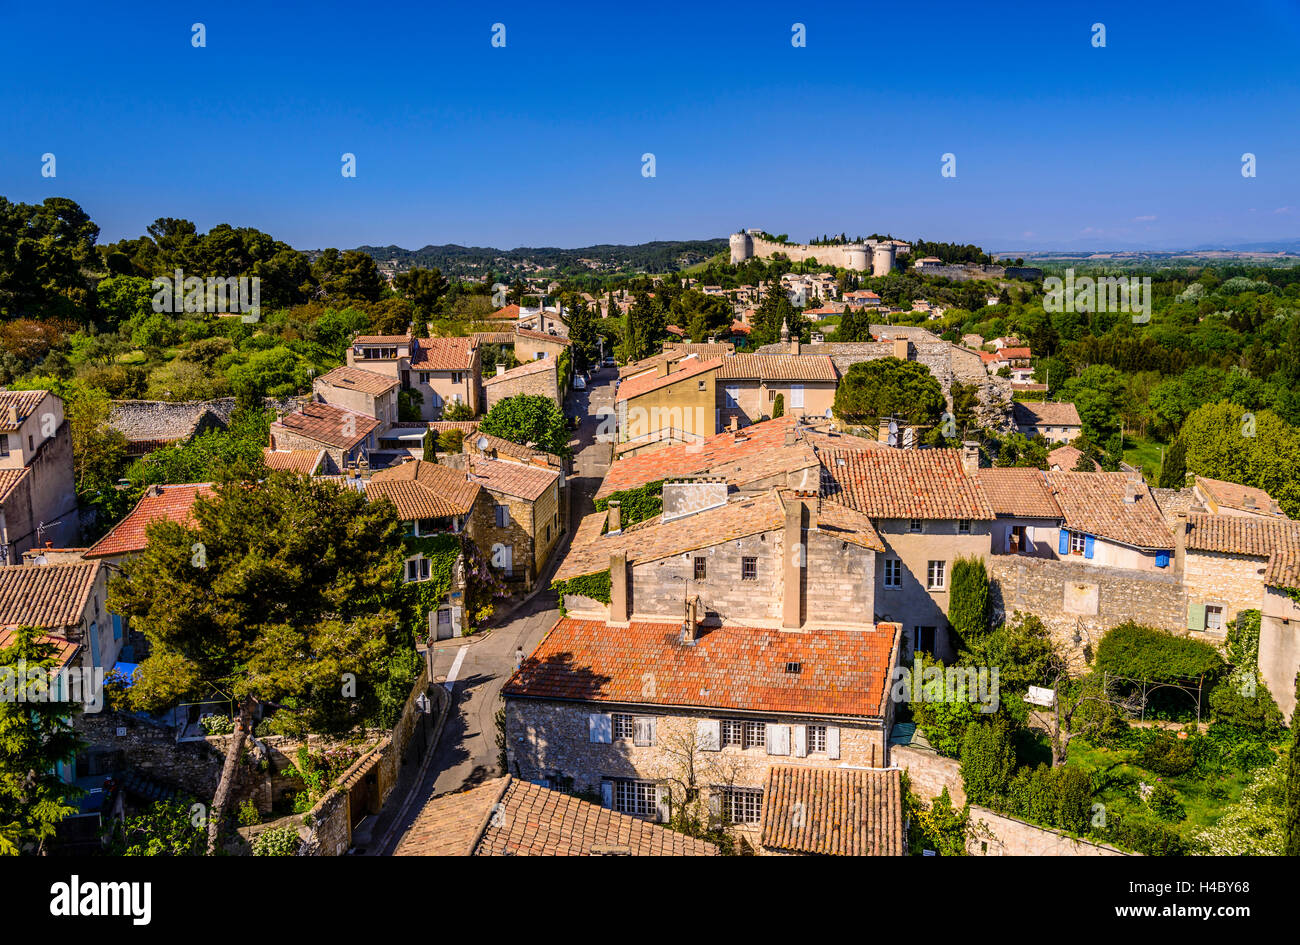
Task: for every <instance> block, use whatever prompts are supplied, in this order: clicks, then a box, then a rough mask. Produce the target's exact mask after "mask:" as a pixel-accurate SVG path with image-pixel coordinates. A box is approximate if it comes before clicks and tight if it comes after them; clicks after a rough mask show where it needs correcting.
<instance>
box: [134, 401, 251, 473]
mask: <svg viewBox="0 0 1300 945" xmlns="http://www.w3.org/2000/svg"><path fill="white" fill-rule="evenodd" d="M234 407H235V400H234V398H225V397H223V398H219V399H217V400H195V401H181V402H176V403H172V402H168V401H161V400H117V401H114V402H113V405H112V407H111V408H110V410H109V420H108V423H109V426H111V427H113V429H115V430H118V431H120V432H121V434H122V435H123V436H124V437H126V455H127V457H128V458H131V459H134V458H136V457H139V456H144V455H147V454H148V453H152V452H153V451H154V450H156V449H160V448H161V447H164V446H170V445H172V444H173V443H179V442H181V441H183V440H188V439H189V438H190V437H192V436H197V435H198V434H200V433H206V432H208V431H209V430H224V429H226V427H227V426H228V425H229V422H230V413H231V411H232V410H234Z"/></svg>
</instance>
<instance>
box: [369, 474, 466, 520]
mask: <svg viewBox="0 0 1300 945" xmlns="http://www.w3.org/2000/svg"><path fill="white" fill-rule="evenodd" d="M481 489H482V486H480V485H479V484H478V483H476V482H471V481H470V480H469V478H468V477H467V476H466V474H465V473H464V472H463V471H461V470H459V469H453V468H452V467H450V466H439V465H438V464H437V463H429V462H425V461H423V460H418V459H417V460H415V461H414V462H410V463H402V464H401V465H399V466H390V467H389V468H387V469H384V470H381V471H379V472H377V473H375V474H374V475H373V476H371V477H370V479H369V480H368V481H367V482H366V496H367V497H369V498H371V499H380V498H386V499H389V500H391V501H392V503H393V504H394V505H396V506H397V514H398V516H399V517H400V518H401V519H402V520H403V521H407V522H411V521H415V520H417V519H422V518H440V517H443V516H449V515H468V514H469V511H470V509H472V508H473V507H474V501H475V500H476V499H477V498H478V495H479V492H480V490H481Z"/></svg>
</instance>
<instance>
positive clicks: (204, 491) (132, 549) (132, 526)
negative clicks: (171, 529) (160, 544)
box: [85, 482, 213, 558]
mask: <svg viewBox="0 0 1300 945" xmlns="http://www.w3.org/2000/svg"><path fill="white" fill-rule="evenodd" d="M212 494H213V491H212V484H211V483H207V482H200V483H194V484H191V485H180V486H150V487H149V488H148V489H147V490H145V494H144V495H142V496H141V497H140V501H139V502H138V503H136V506H135V508H134V509H132V510H131V512H130V514H128V515H127V517H126V518H124V519H122V521H120V522H118V523H117V524H116V525H114V526H113V528H112V529H111V530H110V531H109V533H108V534H107V535H105V536H104V537H103V538H101V539H100V540H99V541H97V542H95V543H94V544H93V545H91V546H90V550H88V551H87V552H86V554H85V557H87V558H109V557H113V556H115V555H126V554H135V553H137V552H141V551H144V549H145V546H146V545H148V544H149V541H148V538H147V534H146V533H147V530H148V528H149V526H150V525H152V524H153V523H154V522H158V521H168V522H177V523H179V524H181V525H193V524H194V503H195V501H196V500H197V499H198V497H199V496H211V495H212Z"/></svg>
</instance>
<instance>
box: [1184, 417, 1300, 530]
mask: <svg viewBox="0 0 1300 945" xmlns="http://www.w3.org/2000/svg"><path fill="white" fill-rule="evenodd" d="M1180 439H1182V441H1183V442H1184V444H1185V445H1186V449H1187V470H1188V471H1189V472H1192V473H1195V474H1196V475H1198V476H1208V477H1209V478H1211V479H1223V480H1226V481H1228V482H1238V483H1241V484H1242V485H1244V486H1254V487H1255V488H1258V489H1263V490H1264V491H1266V492H1268V493H1269V494H1270V495H1272V496H1273V498H1275V499H1276V500H1277V501H1278V504H1279V505H1281V507H1282V510H1283V511H1284V512H1286V514H1287V515H1289V516H1291V517H1292V518H1296V517H1300V430H1297V429H1296V428H1295V427H1293V426H1291V425H1290V424H1289V423H1287V422H1286V421H1285V420H1283V419H1282V418H1281V417H1279V416H1278V415H1277V414H1275V413H1274V412H1273V411H1271V410H1259V411H1254V412H1251V411H1247V410H1245V409H1244V408H1242V407H1240V406H1238V405H1236V404H1231V403H1226V402H1223V403H1215V404H1205V405H1204V406H1202V407H1200V408H1198V409H1197V410H1195V411H1194V412H1193V413H1192V414H1191V415H1190V416H1189V417H1188V418H1187V422H1186V423H1184V424H1183V429H1182V433H1181V434H1180Z"/></svg>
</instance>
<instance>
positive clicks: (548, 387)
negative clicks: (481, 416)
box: [483, 358, 563, 410]
mask: <svg viewBox="0 0 1300 945" xmlns="http://www.w3.org/2000/svg"><path fill="white" fill-rule="evenodd" d="M558 365H559V362H558V361H557V360H556V359H555V358H543V359H542V360H540V361H529V362H527V363H526V364H520V365H518V366H516V367H512V368H510V369H509V370H506V369H505V365H501V364H498V365H497V373H496V375H495V376H493V377H488V378H484V380H483V396H484V397H486V398H487V409H488V410H491V409H492V407H493V405H495V404H497V403H499V402H500V401H502V400H505V399H506V398H507V397H516V396H518V395H520V394H529V395H531V396H534V397H546V398H548V399H549V400H552V401H554V402H555V403H556V404H559V405H561V406H563V402H562V401H561V399H560V375H559V369H558Z"/></svg>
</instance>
